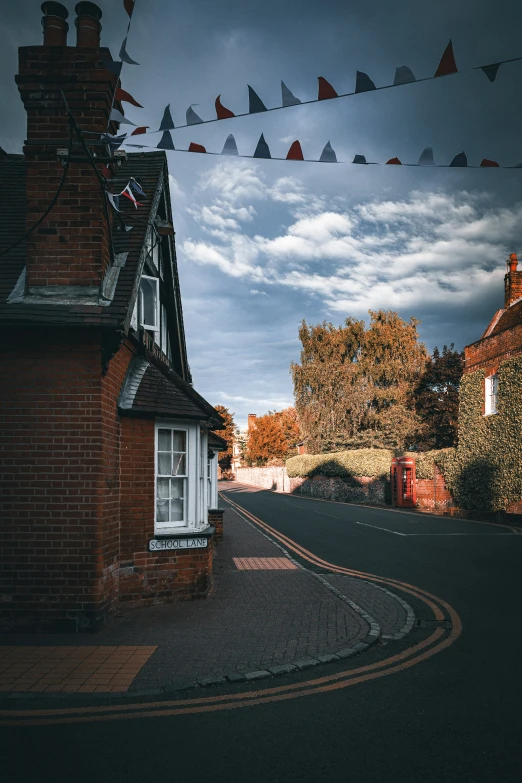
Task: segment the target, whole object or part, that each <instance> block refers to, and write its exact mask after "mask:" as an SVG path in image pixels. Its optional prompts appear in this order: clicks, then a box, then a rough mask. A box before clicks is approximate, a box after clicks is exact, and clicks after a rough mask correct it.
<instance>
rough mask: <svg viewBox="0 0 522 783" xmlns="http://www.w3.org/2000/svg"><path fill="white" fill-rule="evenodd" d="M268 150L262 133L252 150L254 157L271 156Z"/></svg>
mask: <svg viewBox="0 0 522 783" xmlns="http://www.w3.org/2000/svg"><path fill="white" fill-rule="evenodd" d="M271 157H272V156H271V154H270V150H269V148H268V144H267V143H266V141H265V137H264V135H263V134H261V136H260V137H259V141H258V142H257V147H256V151H255V152H254V158H271Z"/></svg>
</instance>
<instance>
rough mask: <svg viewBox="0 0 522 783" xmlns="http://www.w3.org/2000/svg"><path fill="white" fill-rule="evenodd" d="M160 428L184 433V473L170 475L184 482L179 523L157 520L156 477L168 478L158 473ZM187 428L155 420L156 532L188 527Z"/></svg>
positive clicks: (155, 495)
mask: <svg viewBox="0 0 522 783" xmlns="http://www.w3.org/2000/svg"><path fill="white" fill-rule="evenodd" d="M160 430H170V431H171V432H184V433H185V473H184V474H183V475H180V476H171V478H180V479H182V480H183V482H184V484H183V486H184V491H183V520H182V522H181V523H179V522H176V523H173V522H171V521H167V522H159V521H158V507H157V500H158V479H159V478H168V477H167V476H164V475H160V474H159V449H158V446H159V431H160ZM189 432H190V431H189V428H188V427H186V426H182V425H178V424H174V423H172V424H167V423H165V422H157V424H156V437H155V439H154V450H155V460H154V531H155V532H156V533H163V532H165V533H169V532H170V531H176V530H178V531H179V530H186V529H187V528H188V527H189V524H188V512H189V499H190V480H189V479H190V461H189V451H190V437H189Z"/></svg>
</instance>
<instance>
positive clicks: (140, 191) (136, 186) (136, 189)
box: [129, 177, 147, 198]
mask: <svg viewBox="0 0 522 783" xmlns="http://www.w3.org/2000/svg"><path fill="white" fill-rule="evenodd" d="M129 185H130V186H131V188H132V190H133V191H134V192H135V193H137V194H138V196H143V198H147V196H146V194H145V193H144V192H143V189H142V187H141V185H140V183H139V182H137V181H136V180H135V179H134V177H131V178H130V180H129Z"/></svg>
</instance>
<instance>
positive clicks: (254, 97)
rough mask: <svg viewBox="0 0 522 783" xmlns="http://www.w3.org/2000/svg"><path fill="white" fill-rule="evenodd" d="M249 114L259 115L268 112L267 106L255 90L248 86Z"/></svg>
mask: <svg viewBox="0 0 522 783" xmlns="http://www.w3.org/2000/svg"><path fill="white" fill-rule="evenodd" d="M247 87H248V113H249V114H257V113H258V112H260V111H266V106H265V104H264V103H263V101H262V100H261V98H260V97H259V95H258V94H257V92H256V91H255V90H253V89H252V87H251V86H250V85H249V84H248V85H247Z"/></svg>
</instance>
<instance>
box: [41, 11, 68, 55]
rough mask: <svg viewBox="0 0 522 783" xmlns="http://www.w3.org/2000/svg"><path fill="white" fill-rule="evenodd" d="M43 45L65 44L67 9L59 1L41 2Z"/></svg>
mask: <svg viewBox="0 0 522 783" xmlns="http://www.w3.org/2000/svg"><path fill="white" fill-rule="evenodd" d="M42 13H43V17H42V27H43V35H44V40H43V45H44V46H67V33H68V31H69V25H68V24H67V22H66V19H67V17H68V16H69V11H68V10H67V8H66V7H65V6H64V5H62V4H61V3H51V2H47V3H42Z"/></svg>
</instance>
